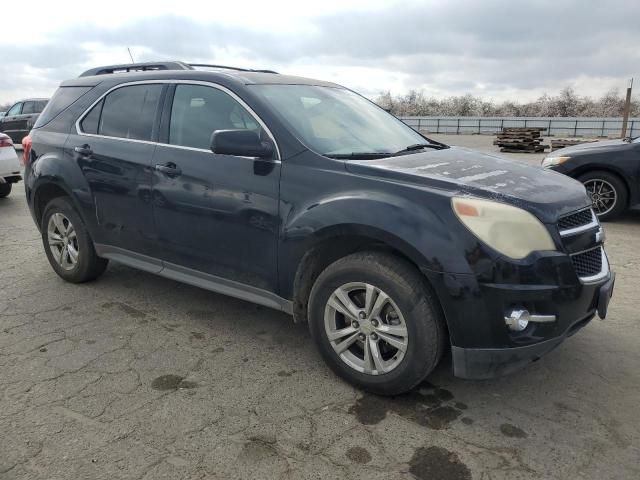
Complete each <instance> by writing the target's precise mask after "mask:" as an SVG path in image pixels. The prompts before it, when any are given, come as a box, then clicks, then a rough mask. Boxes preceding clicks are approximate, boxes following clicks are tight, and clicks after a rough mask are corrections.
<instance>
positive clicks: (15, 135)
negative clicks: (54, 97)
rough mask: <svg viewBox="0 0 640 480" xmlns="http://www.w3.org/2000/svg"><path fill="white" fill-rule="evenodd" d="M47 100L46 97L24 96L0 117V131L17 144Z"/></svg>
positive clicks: (36, 118)
mask: <svg viewBox="0 0 640 480" xmlns="http://www.w3.org/2000/svg"><path fill="white" fill-rule="evenodd" d="M48 101H49V99H47V98H26V99H24V100H20V101H19V102H16V103H14V104H13V105H12V106H11V108H10V109H9V110H7V113H6V114H5V115H4V116H3V117H0V132H1V133H4V134H6V135H8V136H9V137H11V140H12V141H13V143H17V144H19V143H20V142H21V141H22V139H23V138H24V137H25V136H26V135H27V134H28V133H29V130H31V127H33V126H34V124H35V123H36V121H37V120H38V116H39V115H40V112H42V111H43V110H44V108H45V107H46V105H47V102H48Z"/></svg>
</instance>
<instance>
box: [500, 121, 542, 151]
mask: <svg viewBox="0 0 640 480" xmlns="http://www.w3.org/2000/svg"><path fill="white" fill-rule="evenodd" d="M545 130H546V129H545V128H541V127H532V128H524V127H522V128H521V127H515V128H511V127H507V128H504V129H502V131H501V132H500V133H498V134H496V139H495V140H494V141H493V144H494V145H497V146H499V147H501V148H500V151H501V152H508V153H539V152H544V151H545V149H546V148H547V147H548V145H543V144H542V140H543V139H542V137H541V136H540V133H541V132H544V131H545Z"/></svg>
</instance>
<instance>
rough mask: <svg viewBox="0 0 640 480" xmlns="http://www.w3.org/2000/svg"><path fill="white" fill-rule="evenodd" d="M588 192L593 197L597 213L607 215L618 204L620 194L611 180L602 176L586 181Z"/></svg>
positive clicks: (585, 185)
mask: <svg viewBox="0 0 640 480" xmlns="http://www.w3.org/2000/svg"><path fill="white" fill-rule="evenodd" d="M584 187H585V188H586V189H587V194H588V195H589V197H590V198H591V203H592V204H593V209H594V210H595V212H596V214H597V215H606V214H607V213H609V212H610V211H611V210H613V209H614V208H615V206H616V202H617V200H618V195H617V194H616V190H615V188H614V187H613V185H611V184H610V183H609V182H607V181H606V180H603V179H601V178H594V179H590V180H587V181H586V182H584Z"/></svg>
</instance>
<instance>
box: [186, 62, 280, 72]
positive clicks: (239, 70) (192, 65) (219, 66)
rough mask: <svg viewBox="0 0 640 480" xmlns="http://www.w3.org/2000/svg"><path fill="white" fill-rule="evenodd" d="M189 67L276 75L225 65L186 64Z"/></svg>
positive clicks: (260, 70)
mask: <svg viewBox="0 0 640 480" xmlns="http://www.w3.org/2000/svg"><path fill="white" fill-rule="evenodd" d="M187 65H189V66H190V67H207V68H220V69H223V70H237V71H238V72H258V73H278V72H275V71H273V70H262V69H259V70H255V69H253V68H240V67H229V66H227V65H211V64H208V63H189V64H187Z"/></svg>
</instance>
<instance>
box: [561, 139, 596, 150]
mask: <svg viewBox="0 0 640 480" xmlns="http://www.w3.org/2000/svg"><path fill="white" fill-rule="evenodd" d="M597 141H598V140H596V139H594V138H588V139H587V138H554V139H552V140H551V151H552V152H553V151H554V150H558V149H560V148H564V147H572V146H574V145H580V144H582V143H591V142H597Z"/></svg>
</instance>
